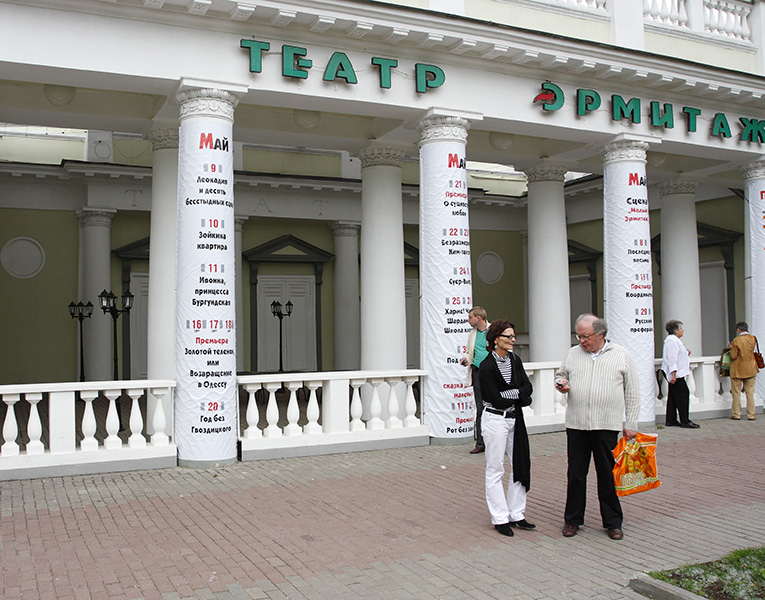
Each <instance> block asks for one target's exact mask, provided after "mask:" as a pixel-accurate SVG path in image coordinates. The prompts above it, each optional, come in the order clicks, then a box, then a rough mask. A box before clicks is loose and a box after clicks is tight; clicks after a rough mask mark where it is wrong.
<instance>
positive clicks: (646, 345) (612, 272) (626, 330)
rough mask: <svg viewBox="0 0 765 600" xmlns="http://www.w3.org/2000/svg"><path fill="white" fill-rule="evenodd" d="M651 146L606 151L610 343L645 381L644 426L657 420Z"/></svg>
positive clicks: (620, 145) (627, 144)
mask: <svg viewBox="0 0 765 600" xmlns="http://www.w3.org/2000/svg"><path fill="white" fill-rule="evenodd" d="M647 148H648V144H647V143H645V142H636V141H620V142H614V143H612V144H608V145H607V146H606V147H605V148H604V170H603V273H604V286H605V318H606V321H607V322H608V338H609V339H611V340H613V341H614V342H615V343H617V344H620V345H621V346H624V347H625V348H626V349H627V350H628V351H629V353H630V355H631V356H632V358H633V360H634V361H635V365H636V367H637V370H638V376H639V381H640V415H639V420H640V422H651V423H653V422H654V420H655V418H656V411H655V400H654V396H655V394H654V387H655V382H656V379H655V370H654V332H653V284H652V279H653V278H652V264H653V263H652V260H651V228H650V222H649V218H648V185H647V182H646V169H645V153H646V149H647Z"/></svg>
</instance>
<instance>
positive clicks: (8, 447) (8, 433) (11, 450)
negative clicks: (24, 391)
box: [0, 394, 20, 456]
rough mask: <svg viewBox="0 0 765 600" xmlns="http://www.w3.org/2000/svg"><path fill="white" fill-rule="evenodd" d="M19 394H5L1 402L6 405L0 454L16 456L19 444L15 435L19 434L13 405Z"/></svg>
mask: <svg viewBox="0 0 765 600" xmlns="http://www.w3.org/2000/svg"><path fill="white" fill-rule="evenodd" d="M19 397H20V394H5V395H3V402H5V405H6V406H7V407H8V410H7V411H6V413H5V423H3V440H5V443H4V444H3V448H2V450H1V451H0V456H18V455H19V445H18V444H17V443H16V437H17V436H18V435H19V426H18V423H16V409H15V407H14V405H15V404H16V403H17V402H18V401H19Z"/></svg>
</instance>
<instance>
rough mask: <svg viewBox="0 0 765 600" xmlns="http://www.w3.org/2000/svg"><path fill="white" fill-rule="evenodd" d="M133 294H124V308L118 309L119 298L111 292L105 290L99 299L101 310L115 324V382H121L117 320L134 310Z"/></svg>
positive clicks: (126, 292) (113, 334)
mask: <svg viewBox="0 0 765 600" xmlns="http://www.w3.org/2000/svg"><path fill="white" fill-rule="evenodd" d="M133 297H134V296H133V294H131V293H130V290H127V291H125V293H124V294H122V308H121V309H120V308H117V296H115V295H114V294H113V293H112V292H111V291H108V292H107V291H106V290H104V291H103V292H101V293H100V294H98V299H99V301H100V302H101V310H102V311H104V314H106V313H109V314H110V315H111V316H112V321H113V323H114V329H113V331H112V337H113V338H114V381H119V378H120V377H119V367H118V362H117V319H119V316H120V315H121V314H122V313H126V312H130V309H131V308H133Z"/></svg>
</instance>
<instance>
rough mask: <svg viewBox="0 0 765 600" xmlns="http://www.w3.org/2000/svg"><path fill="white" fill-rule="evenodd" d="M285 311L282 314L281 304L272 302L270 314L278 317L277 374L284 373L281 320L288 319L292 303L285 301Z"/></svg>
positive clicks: (276, 301) (275, 301)
mask: <svg viewBox="0 0 765 600" xmlns="http://www.w3.org/2000/svg"><path fill="white" fill-rule="evenodd" d="M284 308H285V309H286V311H287V312H286V313H283V312H282V303H281V302H279V301H278V300H274V301H273V302H272V303H271V313H272V314H273V315H274V316H275V317H279V373H282V372H283V371H284V362H283V354H284V352H283V351H282V348H283V345H284V338H283V337H282V319H284V317H289V316H290V315H291V314H292V302H290V301H289V300H287V304H286V305H285V306H284Z"/></svg>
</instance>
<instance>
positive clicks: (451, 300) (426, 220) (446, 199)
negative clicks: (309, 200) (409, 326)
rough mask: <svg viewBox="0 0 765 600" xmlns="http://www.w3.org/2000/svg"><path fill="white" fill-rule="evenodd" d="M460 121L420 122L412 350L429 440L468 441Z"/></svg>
mask: <svg viewBox="0 0 765 600" xmlns="http://www.w3.org/2000/svg"><path fill="white" fill-rule="evenodd" d="M467 125H468V121H467V120H466V119H462V118H458V117H429V118H427V119H425V120H424V121H422V122H420V125H419V126H420V130H421V132H422V134H423V137H422V142H421V143H420V313H421V323H420V328H421V329H420V331H421V336H420V348H421V363H420V364H421V365H422V368H423V369H424V370H426V371H427V372H428V375H427V377H426V378H425V385H424V391H423V397H424V403H423V405H424V406H425V412H424V416H425V423H426V424H427V425H428V427H429V428H430V435H431V436H432V437H435V438H466V437H472V436H473V428H474V424H475V402H474V398H473V388H472V387H466V386H465V376H466V374H465V368H464V367H462V366H461V365H460V364H459V363H460V358H461V357H462V355H463V354H464V353H465V345H466V343H467V338H468V335H469V333H470V331H471V327H470V325H469V324H468V322H467V317H468V313H469V311H470V309H471V308H472V303H473V298H472V295H473V282H472V279H471V274H470V230H469V220H468V190H467V172H466V168H465V146H466V142H467Z"/></svg>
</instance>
